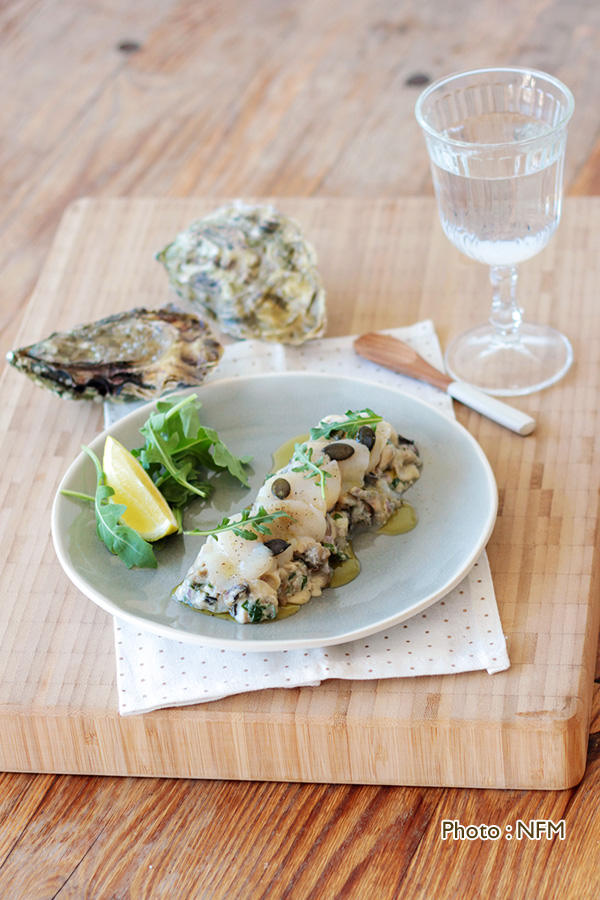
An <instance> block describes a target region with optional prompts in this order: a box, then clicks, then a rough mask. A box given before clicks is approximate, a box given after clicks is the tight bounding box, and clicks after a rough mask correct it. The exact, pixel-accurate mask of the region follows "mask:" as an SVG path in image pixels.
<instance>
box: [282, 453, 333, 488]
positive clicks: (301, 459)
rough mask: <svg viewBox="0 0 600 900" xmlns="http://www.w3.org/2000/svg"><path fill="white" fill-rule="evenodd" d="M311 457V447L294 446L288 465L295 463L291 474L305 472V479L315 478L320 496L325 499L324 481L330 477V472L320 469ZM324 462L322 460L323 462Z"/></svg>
mask: <svg viewBox="0 0 600 900" xmlns="http://www.w3.org/2000/svg"><path fill="white" fill-rule="evenodd" d="M312 457H313V448H312V447H307V446H306V444H296V446H295V447H294V455H293V456H292V458H291V460H290V463H296V465H292V472H305V473H306V474H305V475H304V477H305V478H317V479H318V481H319V486H320V488H321V496H322V497H323V499H325V479H326V478H329V477H330V475H331V472H327V471H325V469H322V468H321V466H320V464H319V463H316V462H314V461H313V458H312ZM325 461H326V460H323V462H325Z"/></svg>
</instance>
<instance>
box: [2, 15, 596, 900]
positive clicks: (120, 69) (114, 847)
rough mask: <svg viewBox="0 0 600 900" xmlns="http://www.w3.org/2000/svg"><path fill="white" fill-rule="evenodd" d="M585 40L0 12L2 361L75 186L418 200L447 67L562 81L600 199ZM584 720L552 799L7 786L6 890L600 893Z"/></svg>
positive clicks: (530, 29) (414, 792) (377, 24)
mask: <svg viewBox="0 0 600 900" xmlns="http://www.w3.org/2000/svg"><path fill="white" fill-rule="evenodd" d="M599 28H600V7H599V6H598V4H596V3H595V2H591V0H540V2H530V0H512V2H506V3H503V4H498V3H497V2H496V0H481V2H478V3H474V2H468V0H452V2H445V0H429V2H426V3H417V2H409V0H370V2H367V0H345V2H342V0H327V2H324V0H322V2H318V0H312V2H311V0H304V2H300V0H296V2H288V0H251V2H250V0H213V2H196V0H189V2H176V0H144V2H142V0H138V2H135V0H133V2H132V0H129V2H125V3H117V2H114V0H113V2H111V0H99V2H96V3H94V4H83V3H81V2H77V0H16V2H13V3H11V4H3V5H2V7H1V8H0V35H1V39H2V54H0V72H1V76H2V84H3V86H4V91H3V102H2V104H0V121H1V123H2V142H0V157H1V159H2V178H1V184H2V201H3V203H2V207H1V208H0V223H1V226H0V227H1V234H2V241H1V243H0V264H1V266H2V287H1V290H0V349H2V351H3V352H4V351H6V350H7V349H8V348H9V347H10V346H12V345H13V343H14V338H15V335H16V333H17V330H18V328H19V326H20V324H21V319H22V315H23V310H24V304H25V301H26V300H27V298H28V297H29V295H30V294H31V291H32V289H33V287H34V285H35V283H36V281H37V279H38V277H39V274H40V271H41V268H42V264H43V261H44V259H45V257H46V255H47V253H48V251H49V249H50V244H51V241H52V238H53V236H54V233H55V231H56V228H57V226H58V222H59V220H60V218H61V216H62V214H63V212H64V210H65V208H66V206H67V205H68V204H69V203H70V202H71V201H72V200H74V199H76V198H77V197H79V196H82V195H89V196H98V197H101V196H113V195H117V194H123V195H124V194H127V195H138V196H144V195H146V196H148V195H153V196H167V195H171V196H194V195H195V196H203V195H204V196H217V195H219V194H220V195H236V194H255V195H260V194H279V195H287V196H292V195H330V196H331V195H334V196H359V197H367V198H368V197H378V196H387V197H396V196H399V195H410V194H429V193H431V187H430V180H429V174H428V171H427V163H426V160H425V152H424V147H423V145H422V142H421V139H420V136H419V135H418V134H417V132H416V129H415V126H414V122H413V118H412V109H413V106H414V101H415V99H416V96H417V94H418V92H419V90H420V88H421V86H422V85H423V84H424V83H426V81H427V80H428V79H431V78H436V77H438V76H441V75H444V74H447V73H448V72H450V71H456V70H458V69H464V68H467V67H470V66H480V65H493V64H502V63H505V62H510V63H517V64H524V65H533V66H536V67H539V68H542V69H545V70H547V71H550V72H552V73H553V74H555V75H557V76H558V77H561V78H563V79H564V80H565V81H567V83H568V84H569V85H570V86H571V87H572V89H573V91H574V94H575V97H576V102H577V112H576V115H575V117H574V120H573V127H572V129H571V134H570V138H569V148H568V164H567V170H566V189H567V191H568V193H570V194H572V195H573V194H582V195H585V194H598V193H600V176H599V172H600V165H599V163H600V131H599V129H598V120H599V114H598V110H599V109H600V97H599V94H600V81H599V80H598V78H597V58H598V51H599V50H600V34H599ZM574 312H575V311H574ZM590 446H593V438H592V439H591V441H590ZM597 674H598V675H600V666H599V667H598V670H597ZM591 730H592V737H591V739H590V745H589V752H588V765H587V768H586V772H585V775H584V778H583V781H582V782H581V784H580V785H579V787H578V788H577V789H570V790H567V791H561V792H553V793H550V794H547V793H539V792H533V793H530V792H522V791H467V790H447V789H420V788H385V787H379V788H378V787H358V786H357V787H345V786H325V785H316V786H310V785H303V786H298V785H285V784H244V783H239V784H236V783H223V782H193V781H170V780H163V781H157V780H134V779H113V778H85V777H72V776H63V777H57V776H52V775H39V776H30V775H10V774H8V775H1V776H0V895H1V896H2V897H5V898H10V900H13V898H16V900H21V898H28V900H29V898H31V900H38V898H51V897H61V898H67V897H68V898H82V897H89V898H94V900H103V898H107V900H108V898H129V897H132V898H133V897H135V898H141V897H143V898H149V897H164V896H177V897H202V898H221V897H231V898H243V900H255V898H263V897H264V898H266V897H269V898H280V897H286V898H294V900H296V898H299V900H301V898H321V897H323V898H334V897H344V898H346V897H349V898H350V897H351V898H354V897H356V898H362V897H371V896H373V897H378V898H382V900H385V898H392V897H402V898H408V900H413V898H418V897H419V898H420V897H426V896H435V897H440V898H444V897H447V898H450V897H458V896H460V897H474V898H475V897H482V896H490V897H502V898H521V897H528V898H530V897H536V898H553V897H561V898H585V897H592V896H597V894H598V890H599V888H600V884H599V876H598V866H597V854H598V819H597V805H598V795H599V790H600V763H599V756H600V747H599V745H598V738H597V734H598V732H599V731H600V698H599V693H598V690H597V692H596V694H595V697H594V707H593V718H592V727H591ZM1 739H2V736H1V735H0V740H1ZM542 815H544V816H546V815H547V816H550V817H551V818H553V819H554V820H555V821H557V820H558V819H559V818H560V817H561V816H563V815H564V818H565V821H566V823H567V837H566V839H565V840H564V841H558V840H556V839H555V840H552V841H548V842H546V841H544V840H542V841H539V842H534V841H523V842H520V843H519V844H516V843H515V842H512V843H510V844H509V843H507V842H506V841H504V840H503V841H501V842H482V841H472V842H463V843H461V844H457V843H450V844H449V843H447V842H444V843H442V842H441V841H440V839H439V826H440V821H441V818H442V817H444V816H447V817H449V818H460V819H461V821H462V822H463V823H464V824H472V823H479V822H487V823H489V824H498V825H500V826H504V825H506V824H511V823H513V824H514V822H515V819H516V818H517V817H519V816H520V817H521V818H523V819H524V820H528V819H529V818H533V817H540V816H542ZM240 821H242V822H243V823H244V826H245V827H244V828H240V827H239V822H240Z"/></svg>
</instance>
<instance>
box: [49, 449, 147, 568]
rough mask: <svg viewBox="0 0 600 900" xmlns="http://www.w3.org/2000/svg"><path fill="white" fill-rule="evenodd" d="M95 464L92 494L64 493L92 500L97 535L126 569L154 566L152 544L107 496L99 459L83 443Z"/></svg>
mask: <svg viewBox="0 0 600 900" xmlns="http://www.w3.org/2000/svg"><path fill="white" fill-rule="evenodd" d="M83 450H85V452H86V453H87V454H88V456H89V457H91V459H92V461H93V463H94V466H95V467H96V478H97V483H96V493H95V496H93V497H91V496H90V495H89V494H83V493H80V492H79V491H62V493H63V494H65V495H66V496H67V497H77V498H79V499H80V500H89V501H92V502H93V503H94V508H95V511H96V531H97V534H98V537H99V539H100V540H101V541H102V543H103V544H106V546H107V547H108V549H109V550H110V552H111V553H114V554H115V555H116V556H118V557H119V559H122V560H123V562H124V563H125V565H126V566H127V568H128V569H131V568H133V566H137V567H138V568H140V569H156V567H157V562H156V557H155V555H154V550H153V549H152V545H151V544H149V543H148V541H145V540H144V538H142V537H140V535H139V534H138V533H137V531H134V529H133V528H130V527H129V525H125V524H124V523H123V522H122V521H121V516H122V515H123V513H124V512H125V510H126V509H127V507H126V506H124V505H123V504H122V503H112V502H111V501H110V498H111V497H112V495H113V494H114V490H113V489H112V488H111V487H109V486H108V485H107V484H106V482H105V477H106V476H105V475H104V472H103V471H102V466H101V464H100V460H99V459H98V457H97V456H96V454H95V453H94V451H93V450H90V448H89V447H83Z"/></svg>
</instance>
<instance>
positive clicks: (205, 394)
mask: <svg viewBox="0 0 600 900" xmlns="http://www.w3.org/2000/svg"><path fill="white" fill-rule="evenodd" d="M188 393H192V392H188ZM196 393H198V395H199V397H200V399H201V401H202V410H201V420H202V421H203V422H204V423H205V424H206V425H209V426H210V427H211V428H216V429H217V431H218V432H219V436H220V437H221V438H222V440H224V441H225V442H226V443H227V444H228V446H229V447H230V448H231V449H232V451H233V452H234V453H237V454H238V455H243V454H252V455H253V457H254V461H253V463H252V466H253V469H251V470H250V472H249V479H250V485H251V487H250V490H249V491H248V490H247V489H244V488H243V487H241V486H240V485H239V484H238V483H237V482H236V481H235V480H234V479H233V478H231V477H230V476H229V475H227V474H226V475H219V476H218V477H217V483H218V487H217V489H216V491H215V494H214V495H213V499H212V502H211V503H210V504H209V505H208V506H205V507H204V508H200V510H199V511H197V510H196V509H191V510H190V514H189V516H187V518H186V520H185V525H186V527H202V525H204V527H205V528H207V527H210V526H211V525H213V524H216V523H217V522H219V521H220V520H221V519H222V517H223V516H224V515H227V514H229V513H231V512H235V511H237V510H239V509H241V508H243V507H244V506H247V505H248V504H249V502H250V501H251V500H253V499H254V496H255V494H256V492H257V490H258V488H259V487H260V485H261V484H262V482H263V480H264V477H265V476H266V474H267V473H268V471H269V469H270V468H271V453H272V451H273V450H275V449H276V448H277V447H279V446H280V445H281V444H283V443H284V441H287V440H288V439H289V438H291V437H294V436H296V435H299V434H302V433H305V432H307V431H308V430H309V429H310V428H311V426H313V425H316V424H317V422H318V421H319V420H320V419H321V418H323V417H324V416H326V415H328V414H331V413H344V412H346V411H347V410H348V409H363V408H364V407H367V406H368V407H370V408H371V409H373V410H375V412H377V413H378V414H379V415H381V416H383V417H384V419H387V420H389V421H390V422H391V423H392V424H393V425H394V427H395V428H396V429H397V430H398V432H399V433H400V434H402V435H404V436H405V437H407V438H409V439H411V440H414V441H415V442H416V444H417V446H418V447H419V450H420V453H421V456H422V459H423V472H422V475H421V478H420V480H419V481H418V482H417V483H416V484H415V485H414V486H413V487H412V488H411V489H410V490H409V491H408V492H407V494H406V499H407V501H409V502H410V503H412V504H413V506H414V507H415V509H416V511H417V515H418V520H419V522H418V525H417V527H416V528H415V529H414V531H412V532H410V533H409V534H405V535H400V536H387V535H374V534H372V533H367V534H362V535H359V536H357V537H356V540H355V550H356V552H357V555H358V557H359V559H360V561H361V564H362V571H361V574H360V576H359V577H358V578H357V579H356V580H355V581H353V582H351V583H350V584H347V585H345V586H344V587H342V588H338V589H328V590H326V591H325V592H324V593H323V595H322V596H321V597H317V598H314V599H312V600H311V601H310V602H309V603H308V604H307V605H306V606H304V607H303V608H302V609H301V610H300V611H299V612H298V613H297V614H296V615H294V616H290V617H289V618H287V619H282V620H281V621H275V622H266V623H261V624H260V625H239V624H237V623H236V622H233V621H228V620H224V619H218V618H215V617H212V616H207V615H202V614H201V613H198V612H196V611H194V610H192V609H190V608H188V607H185V606H182V605H181V604H179V603H176V602H175V601H174V600H173V599H172V597H171V591H172V589H173V588H174V587H175V586H176V585H177V584H179V583H180V582H181V581H182V580H183V578H184V576H185V574H186V572H187V570H188V567H189V566H190V565H191V563H192V562H193V560H194V558H195V556H196V554H197V552H198V550H199V549H200V546H201V541H202V538H198V537H193V536H187V537H179V536H176V537H174V538H171V539H170V540H169V541H167V542H166V544H167V546H166V547H165V549H163V550H162V551H160V552H158V553H157V558H158V560H159V566H158V569H152V570H148V569H131V570H129V569H127V568H126V567H125V566H124V564H123V563H122V562H121V560H119V559H118V558H117V557H115V556H113V555H112V554H110V553H109V551H108V550H107V549H106V547H105V546H104V545H103V544H101V543H100V541H99V540H98V538H97V537H96V531H95V522H94V511H93V507H92V504H90V503H85V502H84V501H79V500H74V499H72V498H67V497H64V496H63V495H61V493H60V491H61V490H62V489H65V488H67V489H69V490H79V491H83V492H86V493H92V494H93V493H94V488H95V470H94V467H93V464H92V461H91V460H90V459H89V457H88V456H87V455H86V454H84V453H82V454H81V455H80V456H78V457H77V459H76V460H75V462H74V463H73V464H72V465H71V467H70V468H69V470H68V472H67V473H66V475H65V477H64V478H63V480H62V482H61V485H60V487H59V490H58V493H57V495H56V498H55V501H54V506H53V510H52V537H53V540H54V546H55V548H56V552H57V554H58V558H59V560H60V563H61V565H62V567H63V569H64V570H65V572H66V574H67V575H68V577H69V578H70V579H71V581H72V582H73V583H74V584H75V585H77V587H78V588H79V589H80V590H81V591H82V592H83V593H84V594H85V595H86V597H89V598H90V600H93V601H94V602H95V603H97V604H98V605H99V606H101V607H102V608H103V609H105V610H106V611H107V612H109V613H112V614H113V615H115V616H118V617H120V618H122V619H126V620H129V621H130V622H134V623H136V624H137V625H139V627H140V628H143V629H147V630H149V631H154V632H157V633H158V634H162V635H164V636H166V637H169V638H173V639H177V640H180V641H186V642H189V643H197V644H211V645H215V646H219V647H222V648H231V649H234V650H240V651H242V650H245V651H264V650H287V649H291V648H293V649H300V648H308V647H319V646H327V645H331V644H340V643H344V642H346V641H352V640H355V639H357V638H360V637H364V636H366V635H369V634H373V633H374V632H376V631H380V630H382V629H384V628H388V627H389V626H391V625H395V624H396V623H398V622H402V621H403V620H404V619H408V618H409V617H410V616H413V615H415V613H418V612H420V611H421V610H423V609H425V608H426V607H428V606H430V605H431V604H432V603H434V602H435V601H436V600H438V599H440V598H441V597H443V596H444V595H445V594H447V593H448V592H449V591H450V590H452V588H453V587H454V586H455V585H457V584H458V583H459V581H461V580H462V578H464V576H465V575H466V574H467V572H469V570H470V569H471V568H472V566H473V565H474V563H475V562H476V560H477V558H478V556H479V554H480V553H481V551H482V550H483V548H484V547H485V545H486V543H487V541H488V539H489V537H490V534H491V532H492V529H493V527H494V522H495V519H496V511H497V489H496V483H495V480H494V476H493V473H492V470H491V468H490V465H489V463H488V461H487V459H486V457H485V455H484V453H483V451H482V450H481V448H480V446H479V445H478V444H477V442H476V441H475V439H474V438H473V437H471V435H470V434H469V433H468V432H467V431H466V430H465V429H464V428H463V427H462V426H461V425H459V424H458V423H457V422H456V421H455V420H454V419H452V418H450V417H449V416H447V415H445V414H444V413H442V412H440V411H439V410H437V409H435V408H434V407H432V406H429V405H428V404H426V403H423V402H422V401H420V400H417V399H416V398H414V397H411V396H409V395H407V394H405V393H403V392H402V391H398V390H395V389H393V388H389V387H383V386H381V385H374V384H372V383H370V382H366V381H360V380H358V379H354V378H344V377H333V376H330V375H317V374H309V373H285V374H272V375H256V376H252V377H248V378H239V379H238V378H235V379H229V380H227V381H221V382H215V383H212V384H208V385H205V386H203V387H201V388H197V389H196ZM153 408H154V404H148V405H147V406H144V407H142V408H138V409H137V410H136V411H134V412H132V413H130V414H129V415H127V416H126V417H125V418H123V419H121V420H120V421H119V422H117V423H116V424H115V425H113V426H112V428H110V429H109V431H107V432H104V433H103V434H101V435H100V436H99V437H97V438H96V439H95V440H94V441H92V442H91V444H90V446H91V447H92V449H93V450H94V451H95V453H96V454H97V455H98V456H99V457H100V458H102V450H103V446H104V439H105V437H106V435H107V434H112V435H114V437H115V438H117V439H118V440H119V441H121V443H123V444H124V445H125V446H126V447H128V448H130V449H131V448H133V447H137V446H140V445H141V444H142V439H141V436H140V434H139V428H140V426H141V425H142V424H143V423H144V422H145V421H146V419H147V418H148V415H149V414H150V412H151V411H152V409H153ZM201 523H202V525H201Z"/></svg>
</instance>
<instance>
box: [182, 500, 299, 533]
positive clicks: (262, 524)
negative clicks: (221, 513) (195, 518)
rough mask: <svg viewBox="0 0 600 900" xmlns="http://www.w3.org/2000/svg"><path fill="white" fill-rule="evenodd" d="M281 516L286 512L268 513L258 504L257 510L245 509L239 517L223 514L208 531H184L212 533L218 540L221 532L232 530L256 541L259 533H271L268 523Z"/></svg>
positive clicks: (278, 510) (285, 514)
mask: <svg viewBox="0 0 600 900" xmlns="http://www.w3.org/2000/svg"><path fill="white" fill-rule="evenodd" d="M281 516H287V513H285V512H284V511H283V510H282V509H277V510H275V512H272V513H268V512H267V511H266V509H265V508H264V506H259V507H258V511H257V512H256V513H255V514H254V515H252V513H251V511H250V510H249V509H245V510H244V511H243V512H242V514H241V516H240V518H239V519H229V518H228V517H227V516H225V518H224V519H222V521H221V522H219V524H218V525H217V526H216V527H215V528H210V529H209V530H208V531H202V530H200V529H199V528H194V530H193V531H186V532H184V533H185V534H206V535H212V536H213V537H215V538H217V540H218V536H219V535H220V534H223V532H225V531H232V532H233V533H234V534H237V536H238V537H242V538H245V539H246V540H247V541H256V540H257V539H258V535H259V534H271V529H270V528H269V525H270V524H271V523H272V522H274V521H275V519H279V518H280V517H281Z"/></svg>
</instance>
